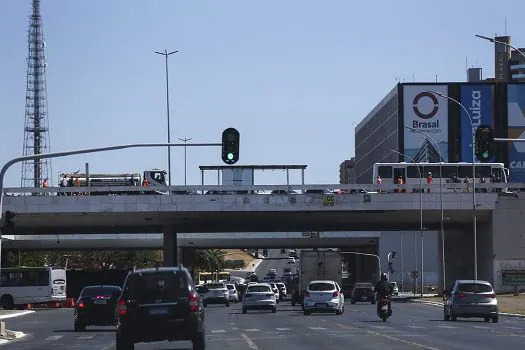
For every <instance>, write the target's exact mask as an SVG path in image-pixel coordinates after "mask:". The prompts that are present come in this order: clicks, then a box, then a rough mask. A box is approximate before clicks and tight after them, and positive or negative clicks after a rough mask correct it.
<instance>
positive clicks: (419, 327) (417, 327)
mask: <svg viewBox="0 0 525 350" xmlns="http://www.w3.org/2000/svg"><path fill="white" fill-rule="evenodd" d="M407 327H408V328H415V329H425V327H421V326H407Z"/></svg>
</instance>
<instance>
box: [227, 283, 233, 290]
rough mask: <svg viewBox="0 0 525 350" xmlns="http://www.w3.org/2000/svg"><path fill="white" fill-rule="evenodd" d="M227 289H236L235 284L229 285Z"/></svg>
mask: <svg viewBox="0 0 525 350" xmlns="http://www.w3.org/2000/svg"><path fill="white" fill-rule="evenodd" d="M226 288H228V289H235V286H234V285H233V284H227V285H226Z"/></svg>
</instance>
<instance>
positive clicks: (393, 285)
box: [390, 282, 399, 295]
mask: <svg viewBox="0 0 525 350" xmlns="http://www.w3.org/2000/svg"><path fill="white" fill-rule="evenodd" d="M390 285H391V286H392V288H393V289H394V293H393V294H394V295H399V288H398V287H397V283H396V282H390Z"/></svg>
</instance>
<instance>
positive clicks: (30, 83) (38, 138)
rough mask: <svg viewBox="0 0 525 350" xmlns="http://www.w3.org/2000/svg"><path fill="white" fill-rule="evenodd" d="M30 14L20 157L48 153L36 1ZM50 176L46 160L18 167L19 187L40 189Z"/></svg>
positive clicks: (41, 40) (43, 61) (43, 63)
mask: <svg viewBox="0 0 525 350" xmlns="http://www.w3.org/2000/svg"><path fill="white" fill-rule="evenodd" d="M32 2H33V11H32V13H31V15H30V16H29V30H28V36H27V44H28V51H29V52H28V56H27V81H26V109H25V124H24V151H23V154H24V156H28V155H35V154H42V153H47V152H49V149H50V144H49V143H50V140H49V124H48V118H47V86H46V57H45V54H44V47H45V43H44V35H43V33H42V17H41V16H40V0H32ZM52 173H53V172H52V170H51V161H50V160H49V159H35V160H29V161H25V162H23V163H22V180H21V185H22V187H41V186H42V182H43V180H45V179H47V180H48V184H49V185H52V181H53V180H52V179H51V178H49V175H51V174H52Z"/></svg>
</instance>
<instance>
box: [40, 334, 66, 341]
mask: <svg viewBox="0 0 525 350" xmlns="http://www.w3.org/2000/svg"><path fill="white" fill-rule="evenodd" d="M62 337H63V335H50V336H49V337H47V338H46V339H44V341H53V340H58V339H60V338H62Z"/></svg>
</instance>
